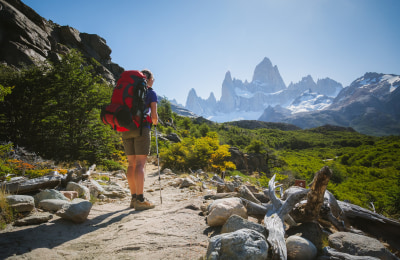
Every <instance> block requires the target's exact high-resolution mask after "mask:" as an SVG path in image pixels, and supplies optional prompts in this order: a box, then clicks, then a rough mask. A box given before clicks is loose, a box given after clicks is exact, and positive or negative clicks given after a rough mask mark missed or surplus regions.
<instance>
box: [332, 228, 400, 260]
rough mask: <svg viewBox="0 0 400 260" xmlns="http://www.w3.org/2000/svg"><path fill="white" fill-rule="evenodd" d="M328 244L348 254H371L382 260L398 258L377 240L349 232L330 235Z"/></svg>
mask: <svg viewBox="0 0 400 260" xmlns="http://www.w3.org/2000/svg"><path fill="white" fill-rule="evenodd" d="M329 246H330V247H332V248H334V249H336V250H337V251H339V252H343V253H347V254H350V255H357V256H373V257H377V258H379V259H382V260H395V259H398V258H397V257H396V256H394V255H393V254H392V253H391V252H390V251H389V250H387V249H386V248H385V246H384V245H383V244H382V243H381V242H379V240H377V239H375V238H372V237H367V236H363V235H358V234H354V233H349V232H337V233H334V234H332V235H330V236H329Z"/></svg>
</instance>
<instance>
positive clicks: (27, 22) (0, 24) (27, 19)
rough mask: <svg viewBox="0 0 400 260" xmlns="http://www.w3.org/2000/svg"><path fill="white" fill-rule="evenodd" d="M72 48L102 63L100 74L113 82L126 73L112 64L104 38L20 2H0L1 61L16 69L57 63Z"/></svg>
mask: <svg viewBox="0 0 400 260" xmlns="http://www.w3.org/2000/svg"><path fill="white" fill-rule="evenodd" d="M71 49H77V50H79V51H80V52H81V53H82V54H83V55H84V56H85V57H86V58H94V59H95V60H96V61H98V62H99V63H100V65H99V66H98V67H97V68H96V70H97V72H98V73H99V74H100V75H102V76H103V77H104V78H105V79H106V80H107V81H109V82H110V83H114V82H115V80H116V78H118V77H119V75H120V74H121V73H122V71H123V70H124V69H123V68H122V67H120V66H119V65H118V64H115V63H113V62H112V61H111V57H110V54H111V48H110V47H109V46H108V45H107V44H106V40H105V39H103V38H101V37H100V36H98V35H96V34H88V33H81V32H79V31H78V30H76V29H74V28H72V27H69V26H61V25H58V24H56V23H54V22H52V21H48V20H46V19H45V18H43V17H41V16H40V15H39V14H37V13H36V12H35V11H34V10H33V9H31V8H30V7H29V6H27V5H25V4H24V3H23V2H22V1H20V0H0V61H1V62H3V63H6V64H8V65H12V66H15V67H20V66H22V64H28V65H29V64H38V63H39V62H42V61H44V60H46V59H50V60H51V61H53V62H57V61H58V60H59V59H60V57H61V56H60V55H63V54H65V53H67V52H68V51H69V50H71Z"/></svg>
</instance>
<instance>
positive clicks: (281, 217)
mask: <svg viewBox="0 0 400 260" xmlns="http://www.w3.org/2000/svg"><path fill="white" fill-rule="evenodd" d="M275 188H276V187H275V175H274V176H273V177H272V178H271V180H270V181H269V183H268V190H266V191H264V192H267V193H268V196H269V198H270V199H271V202H272V205H273V206H272V207H271V210H269V211H268V212H267V214H266V215H265V217H264V225H265V227H266V229H267V230H268V238H267V241H268V243H269V244H270V245H271V249H272V259H287V249H286V242H285V224H284V221H285V219H287V218H289V212H290V211H291V210H292V209H293V207H294V205H295V204H296V203H297V202H299V201H300V200H301V199H302V198H303V197H304V196H305V195H306V194H307V193H308V190H299V191H297V192H295V193H293V194H291V195H290V196H289V197H288V198H287V200H286V201H285V202H283V201H282V200H280V199H278V198H277V197H276V195H275Z"/></svg>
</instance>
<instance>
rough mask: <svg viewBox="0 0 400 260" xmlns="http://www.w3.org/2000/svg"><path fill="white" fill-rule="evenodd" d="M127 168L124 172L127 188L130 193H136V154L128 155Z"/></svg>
mask: <svg viewBox="0 0 400 260" xmlns="http://www.w3.org/2000/svg"><path fill="white" fill-rule="evenodd" d="M127 158H128V170H127V172H126V178H127V180H128V185H129V190H130V191H131V194H136V181H135V169H136V155H128V156H127Z"/></svg>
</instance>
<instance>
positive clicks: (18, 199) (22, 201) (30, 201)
mask: <svg viewBox="0 0 400 260" xmlns="http://www.w3.org/2000/svg"><path fill="white" fill-rule="evenodd" d="M7 203H8V205H9V206H10V207H11V208H12V209H14V210H15V211H16V212H31V211H32V210H33V209H34V208H35V200H34V198H33V197H32V196H28V195H9V196H7Z"/></svg>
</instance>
